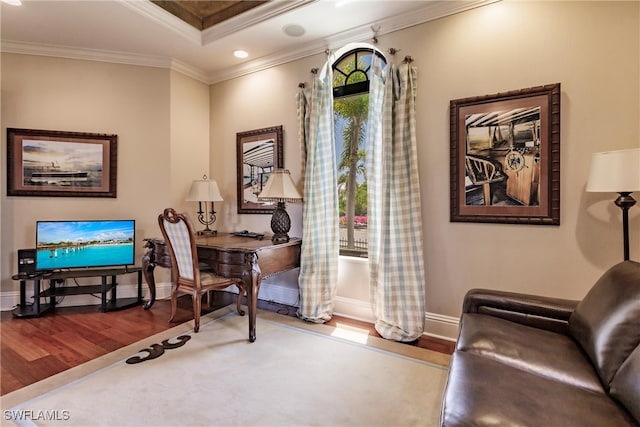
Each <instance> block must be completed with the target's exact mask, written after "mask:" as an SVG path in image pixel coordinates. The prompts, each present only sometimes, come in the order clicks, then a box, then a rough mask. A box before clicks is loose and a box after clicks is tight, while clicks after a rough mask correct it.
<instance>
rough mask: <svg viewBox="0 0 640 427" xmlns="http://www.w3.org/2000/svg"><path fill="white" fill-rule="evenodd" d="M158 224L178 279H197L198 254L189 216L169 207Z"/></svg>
mask: <svg viewBox="0 0 640 427" xmlns="http://www.w3.org/2000/svg"><path fill="white" fill-rule="evenodd" d="M158 225H159V226H160V231H162V236H163V237H164V240H165V243H166V244H167V247H168V248H169V253H170V254H171V264H172V265H173V268H174V271H175V273H176V274H177V277H176V280H178V281H180V280H181V279H186V280H189V281H192V280H195V279H196V275H197V274H198V256H197V252H196V244H195V240H194V238H193V227H192V226H191V222H190V221H189V218H188V217H187V216H186V215H184V214H182V213H177V212H176V211H175V210H174V209H173V208H167V209H165V210H164V212H163V213H162V214H160V215H159V216H158ZM196 282H198V281H196Z"/></svg>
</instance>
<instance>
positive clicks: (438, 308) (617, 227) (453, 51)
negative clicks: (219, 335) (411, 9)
mask: <svg viewBox="0 0 640 427" xmlns="http://www.w3.org/2000/svg"><path fill="white" fill-rule="evenodd" d="M639 27H640V3H638V2H620V3H613V2H603V3H600V2H566V3H564V2H509V1H504V2H500V3H495V4H492V5H489V6H486V7H482V8H478V9H474V10H471V11H468V12H465V13H461V14H458V15H454V16H451V17H447V18H443V19H440V20H437V21H433V22H429V23H425V24H422V25H418V26H415V27H412V28H409V29H406V30H402V31H398V32H396V33H393V34H389V35H385V36H380V37H379V44H378V47H379V48H380V49H381V50H383V51H386V50H387V49H388V48H389V47H394V48H397V49H400V53H399V54H398V56H399V57H398V58H397V60H401V59H402V57H404V55H411V56H412V57H413V58H414V59H415V65H416V66H417V67H418V69H419V87H418V104H417V108H418V117H419V120H418V127H417V132H418V155H419V165H420V182H421V186H422V194H421V197H422V206H423V223H424V231H425V233H424V234H425V243H424V254H425V265H426V277H427V283H426V290H427V292H426V298H427V305H426V306H427V311H428V312H429V313H431V314H435V315H443V316H449V317H451V318H455V317H457V316H458V315H459V313H460V305H461V301H462V297H463V295H464V293H465V292H466V291H467V290H468V289H470V288H472V287H488V288H496V289H508V290H511V291H522V292H530V293H542V294H547V295H553V296H558V297H566V298H581V297H582V296H583V295H584V294H585V292H586V291H587V289H588V288H589V287H590V286H591V284H592V283H593V281H594V280H595V279H596V278H597V277H598V276H599V275H600V274H601V273H602V272H603V271H604V270H605V269H606V268H608V267H609V266H611V265H612V264H614V263H616V262H617V261H619V260H621V258H622V248H621V240H622V237H621V220H620V212H619V209H618V208H616V207H615V206H614V205H613V203H612V201H613V199H614V198H615V195H614V194H589V193H585V191H584V188H585V183H586V177H587V173H588V168H589V159H590V156H591V153H592V152H595V151H603V150H609V149H619V148H629V147H638V146H640V119H639V117H640V86H639V77H638V76H639V75H640V66H639V61H640V30H639ZM325 60H326V58H325V56H324V55H315V56H312V57H309V58H306V59H303V60H299V61H295V62H292V63H289V64H285V65H281V66H278V67H274V68H272V69H269V70H266V71H262V72H258V73H254V74H251V75H248V76H244V77H240V78H236V79H232V80H229V81H226V82H222V83H218V84H214V85H212V86H211V87H210V88H207V87H206V85H203V84H201V83H198V82H194V81H192V80H191V79H188V78H186V77H184V76H182V75H180V74H179V73H175V72H170V71H168V70H162V69H156V68H148V67H136V66H126V65H116V64H107V63H99V62H90V61H74V60H67V59H55V58H46V57H36V56H28V55H13V54H3V55H2V64H1V65H2V70H1V71H2V115H1V119H2V141H3V150H2V170H3V171H4V170H5V167H6V149H5V148H4V147H5V145H4V144H5V143H6V141H5V138H6V128H7V127H24V128H36V129H58V130H74V131H85V132H104V133H117V134H118V136H119V156H118V157H119V163H118V167H119V170H118V180H119V186H118V198H117V199H86V198H78V199H74V198H33V197H12V198H7V197H6V186H4V185H3V188H2V196H1V199H0V200H1V202H2V205H1V206H0V214H1V216H2V225H1V228H0V230H1V232H2V236H1V251H2V256H1V263H0V277H1V279H2V290H3V291H5V290H15V289H16V284H15V283H13V281H11V279H10V276H11V274H13V273H14V272H15V268H16V267H15V264H16V262H15V252H16V250H17V249H18V248H22V247H29V246H31V245H32V244H33V241H34V238H35V236H34V231H35V230H34V223H35V220H36V219H43V218H44V219H59V218H66V217H70V216H73V217H83V218H101V217H133V218H135V219H136V220H137V221H138V223H137V228H138V229H137V233H138V238H139V239H141V238H142V237H146V236H155V235H158V230H157V225H156V223H155V218H156V216H157V213H158V212H159V210H161V209H162V208H164V207H165V206H166V205H168V204H176V205H180V206H183V207H184V209H188V210H190V211H192V210H194V206H191V205H190V204H188V203H185V202H184V201H183V198H184V194H186V191H187V188H188V186H189V183H190V182H191V180H192V179H197V178H200V177H201V174H202V173H208V174H209V175H210V176H211V177H213V178H215V179H217V180H218V182H219V184H220V187H221V191H222V195H223V197H224V198H225V201H224V202H222V203H220V204H216V208H217V209H218V213H219V217H218V228H219V229H221V230H227V231H231V230H238V229H250V230H253V231H263V232H267V231H269V219H270V218H269V216H268V215H237V213H236V209H237V205H236V141H235V134H236V132H240V131H245V130H251V129H257V128H262V127H269V126H275V125H283V127H284V145H285V167H287V168H289V169H290V170H291V172H292V175H293V177H294V179H296V180H299V179H300V158H299V157H300V154H299V153H300V151H299V148H298V139H297V132H298V126H297V121H296V106H295V95H296V93H297V90H298V87H297V86H298V83H299V82H301V81H306V82H309V81H310V74H309V70H310V69H311V68H314V67H321V66H322V65H323V63H324V61H325ZM555 82H560V83H561V84H562V111H561V120H562V133H561V144H562V145H561V147H562V148H561V158H562V160H561V168H562V169H561V225H560V226H557V227H551V226H545V227H541V226H528V225H502V224H463V223H450V222H449V167H448V162H449V131H448V125H449V115H448V114H449V111H448V106H449V101H450V100H451V99H457V98H464V97H469V96H476V95H484V94H491V93H496V92H500V91H508V90H514V89H520V88H526V87H531V86H536V85H542V84H546V83H555ZM207 90H208V92H207ZM207 140H208V141H209V143H208V142H207ZM3 175H4V172H3ZM4 178H5V177H4V176H3V177H2V180H3V181H2V182H4ZM167 189H169V191H167ZM637 198H640V197H637ZM288 211H289V212H290V214H291V216H292V219H293V229H292V232H291V234H292V235H298V236H299V235H301V211H302V210H301V207H300V206H299V205H289V207H288ZM639 229H640V208H639V207H637V206H636V207H634V208H633V209H632V212H631V230H632V236H631V237H632V240H631V257H632V259H636V260H638V259H640V233H638V232H637V231H638V230H639ZM141 249H142V248H141V244H140V245H139V248H138V250H139V251H140V252H141ZM342 265H344V266H345V267H344V268H347V269H357V268H360V266H359V264H357V263H343V264H342ZM365 267H366V266H365ZM365 270H366V269H365ZM353 271H355V270H352V271H348V272H345V271H343V277H346V278H347V281H348V283H342V284H341V290H340V292H339V296H340V297H342V298H345V299H347V300H350V301H351V302H353V301H359V300H366V298H367V296H368V290H367V284H366V274H352V273H353ZM344 273H349V274H344ZM359 277H360V278H362V281H361V282H358V281H357V280H356V279H357V278H359ZM365 305H366V301H365V302H363V306H365Z"/></svg>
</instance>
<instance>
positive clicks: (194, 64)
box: [0, 0, 496, 83]
mask: <svg viewBox="0 0 640 427" xmlns="http://www.w3.org/2000/svg"><path fill="white" fill-rule="evenodd" d="M493 1H496V0H414V1H401V0H386V1H382V0H335V1H332V0H294V1H284V0H274V1H272V2H270V3H267V4H265V5H263V6H259V7H257V8H255V9H252V10H250V11H248V12H245V13H243V14H242V15H239V16H237V17H235V18H232V19H230V20H228V21H225V22H222V23H220V24H218V25H215V26H213V27H211V28H209V29H207V30H204V31H199V30H196V29H195V28H194V27H192V26H190V25H188V24H186V23H185V22H183V21H181V20H180V19H178V18H177V17H175V16H173V15H171V14H169V13H168V12H166V11H165V10H163V9H161V8H160V7H158V6H156V5H154V4H152V3H151V2H150V1H147V0H108V1H87V0H84V1H82V0H76V1H69V0H64V1H59V0H44V1H35V0H23V4H22V6H11V5H8V4H5V3H2V8H1V9H0V14H1V24H0V25H1V27H0V34H1V36H2V43H1V49H2V51H3V52H13V53H29V54H36V55H49V56H60V57H67V58H76V59H93V60H99V61H109V62H119V63H127V64H138V65H149V66H156V67H167V68H173V69H176V70H178V71H181V72H183V73H185V74H187V75H190V76H192V77H194V78H197V79H198V80H201V81H203V82H206V83H214V82H217V81H221V80H225V79H229V78H233V77H236V76H240V75H243V74H247V73H250V72H253V71H257V70H260V69H264V68H267V67H270V66H273V65H277V64H281V63H285V62H288V61H291V60H295V59H299V58H302V57H305V56H309V55H313V54H316V53H319V52H323V51H325V50H326V49H336V48H339V47H341V46H342V45H344V44H346V43H348V42H356V41H370V40H371V39H372V38H373V36H374V35H382V34H386V33H389V32H391V31H396V30H399V29H402V28H406V27H409V26H412V25H416V24H418V23H422V22H426V21H429V20H433V19H437V18H439V17H442V16H447V15H450V14H453V13H457V12H460V11H463V10H468V9H471V8H474V7H478V6H481V5H484V4H487V3H491V2H493ZM290 24H297V25H300V26H302V27H303V28H304V29H305V34H303V35H302V36H299V37H291V36H288V35H286V34H285V33H284V32H283V31H282V29H283V27H285V26H287V25H290ZM235 49H244V50H246V51H247V52H249V55H250V56H249V58H246V59H237V58H235V57H234V56H233V55H232V52H233V51H234V50H235Z"/></svg>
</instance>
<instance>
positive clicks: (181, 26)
mask: <svg viewBox="0 0 640 427" xmlns="http://www.w3.org/2000/svg"><path fill="white" fill-rule="evenodd" d="M118 2H119V3H120V4H122V5H123V6H126V7H128V8H129V9H131V10H133V11H134V12H137V13H139V14H140V15H142V16H145V17H147V18H149V19H151V20H153V21H155V22H157V23H158V24H160V25H162V26H163V27H165V28H168V29H170V30H172V31H174V32H175V33H177V34H179V35H181V36H182V37H184V38H185V39H187V40H189V41H191V42H193V43H194V44H197V45H198V46H202V32H201V31H200V30H198V29H197V28H195V27H192V26H191V25H189V24H187V23H186V22H184V21H183V20H182V19H180V18H178V17H177V16H174V15H172V14H170V13H169V12H167V11H166V10H164V9H163V8H161V7H158V6H156V5H155V4H153V3H152V2H150V1H130V0H118Z"/></svg>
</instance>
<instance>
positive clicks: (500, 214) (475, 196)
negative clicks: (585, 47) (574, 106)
mask: <svg viewBox="0 0 640 427" xmlns="http://www.w3.org/2000/svg"><path fill="white" fill-rule="evenodd" d="M450 145H451V147H450V165H451V170H450V189H451V203H450V205H451V206H450V209H451V218H450V219H451V221H453V222H490V223H511V224H540V225H559V224H560V83H555V84H549V85H545V86H540V87H533V88H527V89H520V90H516V91H511V92H505V93H498V94H495V95H485V96H478V97H473V98H464V99H456V100H453V101H451V102H450Z"/></svg>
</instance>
